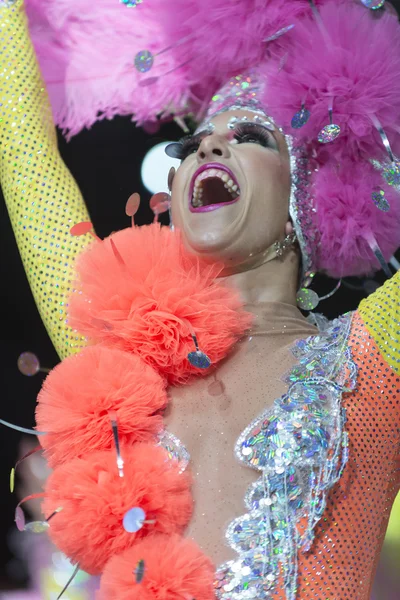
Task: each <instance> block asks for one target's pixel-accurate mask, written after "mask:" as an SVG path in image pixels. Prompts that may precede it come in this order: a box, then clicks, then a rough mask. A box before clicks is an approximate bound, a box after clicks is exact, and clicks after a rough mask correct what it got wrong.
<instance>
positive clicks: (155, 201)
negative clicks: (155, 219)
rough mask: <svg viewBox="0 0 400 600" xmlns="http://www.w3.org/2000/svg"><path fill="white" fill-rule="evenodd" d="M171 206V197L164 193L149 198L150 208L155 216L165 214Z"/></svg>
mask: <svg viewBox="0 0 400 600" xmlns="http://www.w3.org/2000/svg"><path fill="white" fill-rule="evenodd" d="M170 205H171V196H170V195H169V194H167V193H166V192H159V193H158V194H154V196H152V197H151V198H150V208H151V210H152V211H153V213H154V214H155V215H161V214H162V213H165V212H167V210H169V207H170Z"/></svg>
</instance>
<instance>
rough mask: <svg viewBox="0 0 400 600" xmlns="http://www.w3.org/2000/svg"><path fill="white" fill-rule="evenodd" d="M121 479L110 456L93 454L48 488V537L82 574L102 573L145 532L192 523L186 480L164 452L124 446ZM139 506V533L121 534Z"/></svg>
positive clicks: (61, 472) (58, 472) (54, 477)
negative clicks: (128, 516)
mask: <svg viewBox="0 0 400 600" xmlns="http://www.w3.org/2000/svg"><path fill="white" fill-rule="evenodd" d="M122 456H123V458H124V476H123V477H119V475H118V470H117V468H116V454H115V451H114V452H96V453H92V454H89V455H88V458H87V459H86V458H76V459H74V460H71V461H69V462H68V463H66V464H64V465H60V466H59V467H57V468H56V469H55V470H54V471H53V473H52V474H51V475H50V477H49V479H48V482H47V485H46V490H45V491H46V496H45V501H44V506H43V508H44V512H45V514H47V515H50V514H52V513H53V512H54V511H55V510H56V509H57V508H59V507H62V511H61V512H60V513H58V514H57V515H56V516H55V517H54V518H53V519H52V521H51V527H50V537H51V538H52V540H53V541H54V543H55V544H56V545H57V546H58V547H59V548H60V550H61V551H62V552H64V553H65V554H66V555H67V556H68V557H70V558H71V559H72V560H73V561H74V562H76V563H79V564H80V566H81V568H82V569H83V570H84V571H87V572H88V573H91V574H98V573H101V572H102V570H103V567H104V565H105V564H106V562H107V561H108V559H109V558H111V557H112V556H115V555H116V554H119V553H120V552H122V551H124V550H125V549H127V548H130V547H131V546H132V544H134V543H135V542H136V541H137V540H138V539H140V538H143V537H144V536H146V535H147V534H149V533H155V532H161V533H174V532H182V531H183V528H184V527H185V526H186V525H187V523H188V522H189V520H190V516H191V512H192V505H193V502H192V496H191V493H190V483H191V481H190V477H189V475H188V474H187V473H180V468H179V464H178V463H177V461H170V460H169V459H168V456H167V453H166V452H165V450H163V449H162V448H158V447H156V446H154V445H151V444H135V445H134V446H132V447H131V448H123V449H122ZM134 507H140V508H141V509H143V510H144V512H145V514H146V521H147V520H148V521H150V523H145V524H144V525H143V527H142V528H141V529H139V531H138V532H137V533H128V532H127V531H125V529H124V527H123V524H122V521H123V517H124V515H125V513H126V512H127V511H128V510H130V509H131V508H134Z"/></svg>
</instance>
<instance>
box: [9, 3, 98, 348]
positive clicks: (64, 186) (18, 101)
mask: <svg viewBox="0 0 400 600" xmlns="http://www.w3.org/2000/svg"><path fill="white" fill-rule="evenodd" d="M13 4H15V3H14V2H10V0H8V2H6V3H5V4H4V2H3V3H2V8H1V11H2V28H1V30H0V39H1V50H0V53H1V57H2V65H3V66H2V68H3V72H2V74H3V84H4V85H2V86H1V93H2V96H1V104H2V105H1V106H0V118H1V119H2V122H1V127H0V143H1V146H2V147H3V149H4V150H5V152H4V156H3V157H2V160H1V164H0V180H1V184H2V188H3V193H4V197H5V201H6V204H7V209H8V212H9V215H10V220H11V223H12V227H13V230H14V234H15V237H16V241H17V244H18V248H19V251H20V254H21V257H22V260H23V264H24V269H25V272H26V274H27V277H28V280H29V285H30V287H31V290H32V293H33V295H34V298H35V302H36V305H37V306H38V309H39V311H40V314H41V317H42V320H43V322H44V324H45V326H46V329H47V331H48V333H49V335H50V338H51V340H52V342H53V345H54V347H55V349H56V351H57V353H58V354H59V356H60V357H61V358H64V357H65V356H68V355H69V354H71V353H73V352H76V351H78V350H80V349H81V348H82V347H83V346H84V345H85V339H84V337H82V336H81V335H79V334H77V333H76V332H74V331H73V330H72V329H71V328H70V327H69V326H68V323H67V315H66V310H67V305H68V298H69V296H70V295H71V292H72V285H71V283H70V282H72V281H74V279H75V270H74V265H75V260H76V257H77V256H78V254H80V253H81V251H82V250H83V249H84V248H85V247H86V246H87V245H88V243H89V241H90V240H88V239H85V238H73V237H72V236H71V235H70V233H69V229H70V227H71V221H72V223H79V222H80V221H88V220H89V215H88V213H87V210H86V206H85V203H84V201H83V199H82V196H81V194H80V192H79V190H78V188H77V185H76V183H75V181H74V179H73V178H72V176H71V174H70V173H69V171H68V169H67V168H66V166H65V165H64V163H63V162H62V159H61V157H60V155H59V152H58V148H57V138H56V135H55V128H54V126H53V122H52V113H51V109H50V104H49V101H48V97H47V94H46V93H45V91H44V87H43V82H42V80H41V76H40V74H39V70H38V66H37V59H36V55H35V53H34V51H33V48H32V45H31V43H30V42H29V34H28V31H27V24H26V17H25V13H24V11H23V10H22V9H20V8H14V9H13V8H11V10H10V11H7V10H6V7H7V6H10V7H11V6H12V5H13ZM15 6H17V5H15ZM10 39H13V43H10ZM7 78H8V79H7ZM13 123H15V124H16V125H15V127H12V124H13ZM28 160H29V164H28ZM67 201H68V218H65V210H64V209H65V203H66V202H67ZM52 236H55V237H52ZM57 277H59V281H60V283H59V285H57ZM56 308H57V309H58V310H56Z"/></svg>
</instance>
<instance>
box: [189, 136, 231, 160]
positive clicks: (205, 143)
mask: <svg viewBox="0 0 400 600" xmlns="http://www.w3.org/2000/svg"><path fill="white" fill-rule="evenodd" d="M230 155H231V152H230V149H229V142H228V140H227V139H226V138H225V137H224V136H223V135H218V134H212V135H208V136H207V137H205V138H204V139H203V140H202V142H201V144H200V146H199V149H198V150H197V161H198V162H199V163H203V162H208V161H213V160H215V159H216V158H229V157H230Z"/></svg>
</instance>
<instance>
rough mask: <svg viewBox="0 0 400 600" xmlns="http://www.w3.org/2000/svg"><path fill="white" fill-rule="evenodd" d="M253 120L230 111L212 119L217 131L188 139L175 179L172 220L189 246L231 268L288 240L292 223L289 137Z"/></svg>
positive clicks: (210, 130) (182, 148)
mask: <svg viewBox="0 0 400 600" xmlns="http://www.w3.org/2000/svg"><path fill="white" fill-rule="evenodd" d="M233 117H236V118H237V119H238V121H237V122H236V123H233V122H231V121H232V118H233ZM243 117H247V120H243ZM253 119H254V114H253V113H251V112H247V111H244V110H233V111H228V112H225V113H222V114H220V115H217V116H216V117H215V118H214V119H213V120H212V126H213V129H207V130H205V131H204V132H203V133H202V132H200V134H199V135H196V136H193V137H191V138H189V139H184V140H183V143H182V146H181V148H180V152H181V156H180V158H181V160H182V163H181V166H180V167H179V169H178V170H177V172H176V175H175V178H174V181H173V184H172V207H171V208H172V219H173V222H174V225H175V226H176V227H178V228H179V229H180V230H181V231H182V234H183V238H184V241H185V244H186V246H187V247H188V248H189V249H190V250H191V251H192V252H194V253H196V254H199V255H207V256H209V257H210V258H213V259H214V260H217V259H219V260H222V261H223V262H224V263H225V264H226V265H230V266H233V265H235V266H236V265H240V264H241V263H242V262H244V261H245V260H246V259H248V258H249V257H250V256H253V255H256V254H258V253H260V252H263V251H264V250H266V249H267V248H269V247H270V246H271V245H272V244H273V243H274V242H275V241H277V240H282V239H283V237H284V232H285V224H286V222H287V220H288V212H289V194H290V162H289V153H288V149H287V146H286V143H285V139H284V137H283V135H281V134H280V133H279V132H278V131H277V130H275V131H272V132H271V131H269V130H268V128H267V127H265V125H263V124H262V122H261V123H260V122H257V123H256V122H254V120H253ZM262 121H263V120H262ZM228 125H229V127H228ZM232 127H233V128H232Z"/></svg>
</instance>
